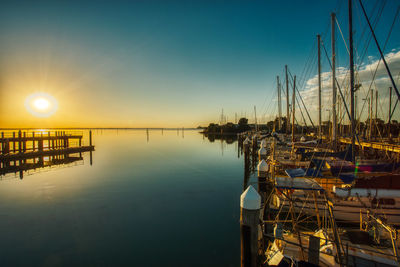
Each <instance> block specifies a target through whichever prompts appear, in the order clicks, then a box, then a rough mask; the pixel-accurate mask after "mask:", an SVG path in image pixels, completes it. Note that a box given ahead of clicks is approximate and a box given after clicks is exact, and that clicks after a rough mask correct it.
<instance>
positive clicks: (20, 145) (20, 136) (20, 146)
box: [18, 130, 22, 153]
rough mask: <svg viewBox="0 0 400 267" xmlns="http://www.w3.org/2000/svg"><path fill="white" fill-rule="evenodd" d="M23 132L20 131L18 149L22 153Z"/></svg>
mask: <svg viewBox="0 0 400 267" xmlns="http://www.w3.org/2000/svg"><path fill="white" fill-rule="evenodd" d="M21 138H22V132H21V130H19V131H18V151H19V153H22V144H21Z"/></svg>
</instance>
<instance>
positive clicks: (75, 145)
mask: <svg viewBox="0 0 400 267" xmlns="http://www.w3.org/2000/svg"><path fill="white" fill-rule="evenodd" d="M82 139H83V133H82V134H78V133H77V132H66V131H31V132H28V131H21V130H19V131H17V132H15V131H13V132H10V131H9V132H1V138H0V149H1V150H0V175H5V174H7V173H12V172H14V173H17V172H19V173H20V178H22V177H23V172H24V171H27V170H32V169H36V168H42V167H47V166H52V165H60V164H68V163H71V162H75V161H79V160H83V157H82V153H83V152H90V164H92V151H94V146H93V145H92V132H91V131H89V145H86V146H84V145H83V141H82ZM71 154H79V155H78V156H74V155H71Z"/></svg>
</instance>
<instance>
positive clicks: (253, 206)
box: [240, 185, 261, 267]
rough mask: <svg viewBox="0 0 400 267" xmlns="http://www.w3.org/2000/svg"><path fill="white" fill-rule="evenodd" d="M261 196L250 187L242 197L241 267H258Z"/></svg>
mask: <svg viewBox="0 0 400 267" xmlns="http://www.w3.org/2000/svg"><path fill="white" fill-rule="evenodd" d="M260 208H261V196H260V195H259V194H258V192H257V191H256V190H255V189H254V187H253V186H251V185H250V186H249V187H248V188H247V189H246V191H244V192H243V193H242V195H241V196H240V240H241V246H240V248H241V249H240V251H241V255H240V256H241V267H256V266H258V261H257V258H258V228H259V220H260Z"/></svg>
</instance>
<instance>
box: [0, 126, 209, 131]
mask: <svg viewBox="0 0 400 267" xmlns="http://www.w3.org/2000/svg"><path fill="white" fill-rule="evenodd" d="M39 129H46V130H47V129H49V130H167V131H168V130H182V129H183V130H199V131H200V130H202V129H198V128H183V127H180V128H176V127H175V128H162V127H157V128H131V127H127V128H118V127H54V128H53V127H43V128H38V127H35V128H0V130H39Z"/></svg>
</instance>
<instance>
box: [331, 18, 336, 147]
mask: <svg viewBox="0 0 400 267" xmlns="http://www.w3.org/2000/svg"><path fill="white" fill-rule="evenodd" d="M331 27H332V30H331V33H332V36H331V39H332V145H333V149H334V150H335V151H336V148H337V146H336V139H337V132H336V131H337V126H336V125H337V116H336V94H337V91H336V50H335V13H332V14H331Z"/></svg>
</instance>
